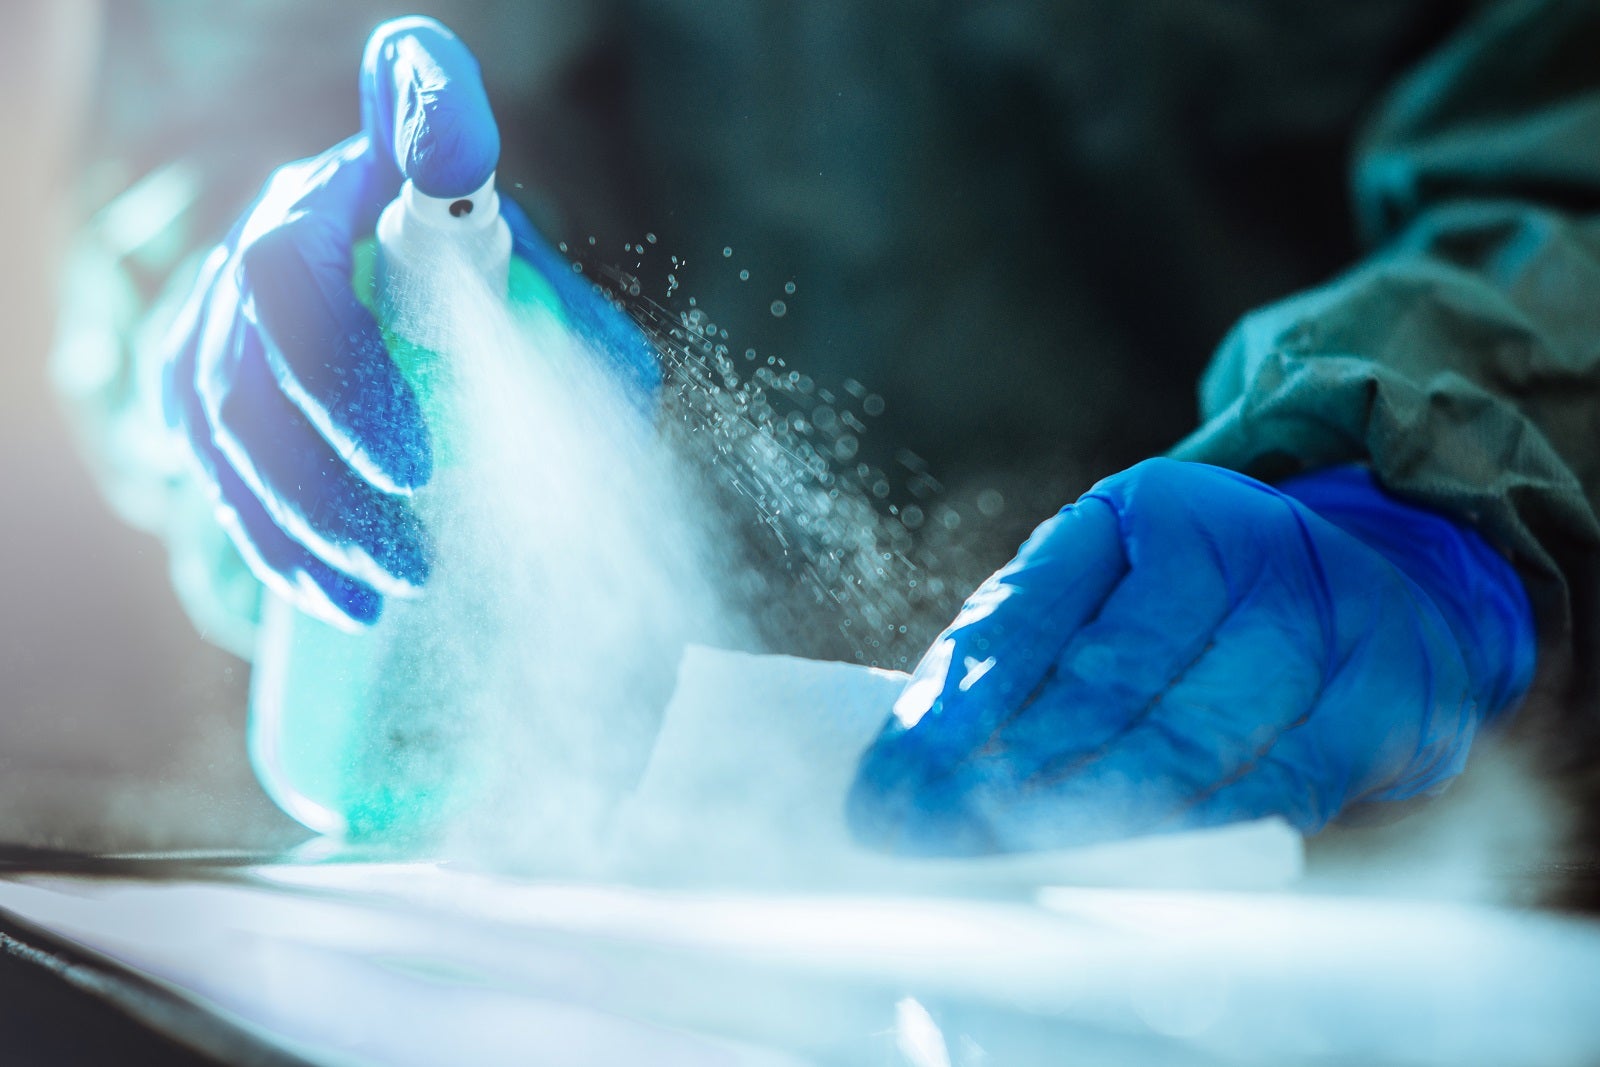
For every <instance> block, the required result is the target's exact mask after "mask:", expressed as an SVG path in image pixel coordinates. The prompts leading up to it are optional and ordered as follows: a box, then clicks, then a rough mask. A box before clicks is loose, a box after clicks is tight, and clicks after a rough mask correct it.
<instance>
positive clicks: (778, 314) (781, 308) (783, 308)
mask: <svg viewBox="0 0 1600 1067" xmlns="http://www.w3.org/2000/svg"><path fill="white" fill-rule="evenodd" d="M788 313H789V305H788V304H785V303H784V302H783V301H782V300H774V301H773V302H772V317H773V318H775V319H781V318H783V317H784V316H785V315H787V314H788Z"/></svg>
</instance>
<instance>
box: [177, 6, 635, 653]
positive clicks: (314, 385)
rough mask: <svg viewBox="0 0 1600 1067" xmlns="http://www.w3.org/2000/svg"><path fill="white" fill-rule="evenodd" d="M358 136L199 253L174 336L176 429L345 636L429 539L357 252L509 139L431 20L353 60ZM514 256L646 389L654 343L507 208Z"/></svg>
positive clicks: (237, 517)
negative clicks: (405, 187) (414, 500)
mask: <svg viewBox="0 0 1600 1067" xmlns="http://www.w3.org/2000/svg"><path fill="white" fill-rule="evenodd" d="M360 90H361V116H362V126H363V130H362V132H361V133H360V134H358V135H356V136H354V137H352V138H350V139H349V140H347V141H345V142H343V143H341V144H339V145H336V146H334V147H333V148H331V149H329V150H328V151H326V152H324V153H323V154H321V155H320V156H316V157H313V158H311V159H306V160H301V161H300V162H297V163H291V164H289V165H288V166H285V167H283V168H281V169H280V170H278V171H277V172H276V173H275V174H273V176H272V177H271V178H270V179H269V180H268V182H267V184H266V186H265V187H264V188H263V190H262V192H261V194H260V196H259V198H258V199H257V200H256V202H255V204H254V205H252V206H251V207H250V209H249V210H248V211H247V212H246V213H245V215H244V217H243V218H241V219H240V220H239V222H238V223H237V224H236V225H235V226H234V228H233V230H232V232H231V233H230V234H229V235H228V237H227V239H226V240H225V241H224V242H223V244H222V245H221V246H220V247H218V248H217V249H216V250H215V251H214V252H213V253H212V254H211V256H210V258H209V259H208V260H207V261H206V264H205V267H204V269H203V270H202V273H201V277H200V280H199V282H198V283H197V286H196V289H195V292H194V294H193V296H192V297H191V298H190V300H189V302H188V304H187V306H186V307H185V309H184V311H183V313H182V314H181V315H180V317H179V319H178V322H177V324H176V326H175V329H174V332H173V335H172V337H173V340H172V345H171V351H172V355H171V357H170V359H169V362H168V365H167V377H166V408H167V417H168V420H169V421H170V422H171V423H172V424H173V425H174V426H175V427H179V428H181V430H182V431H183V433H184V435H185V436H186V438H187V440H188V441H189V443H190V445H191V447H192V448H193V451H194V453H195V456H196V458H197V459H198V460H199V467H200V470H201V473H202V475H203V477H204V478H205V479H206V481H207V482H208V483H209V485H210V486H211V488H212V489H213V491H214V494H215V496H216V498H217V501H218V514H219V517H220V519H221V521H222V523H223V525H224V527H225V528H226V529H227V530H228V532H229V534H230V536H231V537H232V539H233V541H234V543H235V544H236V545H237V546H238V548H239V550H240V552H241V554H242V555H243V557H244V559H245V561H246V562H247V563H248V564H249V566H250V568H251V570H252V571H253V572H254V574H255V575H256V576H257V577H258V578H260V579H261V580H262V581H263V582H264V583H266V584H267V585H268V587H269V588H271V589H273V590H274V591H275V592H277V593H278V594H279V595H280V596H283V597H284V598H286V599H288V600H289V601H291V602H292V603H294V604H295V605H297V606H298V607H300V608H301V609H302V610H304V611H307V612H308V613H310V614H313V615H316V616H317V617H319V618H322V619H324V620H326V621H329V622H332V623H334V624H336V625H341V626H344V627H345V628H354V627H356V626H359V625H363V624H370V623H372V622H374V621H375V620H376V619H377V618H378V615H379V613H380V611H381V609H382V602H383V598H384V597H385V596H390V595H394V596H408V595H413V594H415V593H416V592H417V591H418V589H419V588H420V587H421V585H422V584H423V583H424V582H425V581H426V579H427V577H428V570H429V546H428V539H427V536H426V533H425V531H424V530H423V528H422V527H421V525H420V523H419V522H418V521H417V518H416V516H415V514H414V512H413V509H412V506H411V502H410V494H411V492H412V490H414V489H416V488H417V487H419V486H421V485H423V484H425V483H426V482H427V481H428V479H429V477H430V476H431V474H432V472H433V449H432V444H431V441H430V438H429V434H428V427H427V426H426V425H425V424H424V421H423V417H422V412H421V410H420V407H419V405H418V402H417V398H416V397H415V395H414V394H413V393H412V391H411V389H410V387H409V386H408V385H407V384H406V381H405V379H404V377H403V376H402V374H401V372H400V370H399V368H398V367H397V366H396V364H395V363H394V362H393V360H391V359H390V356H389V353H388V351H387V350H386V349H385V347H384V343H383V339H382V335H381V333H380V330H379V328H378V324H377V323H376V322H375V321H374V320H373V317H372V315H371V313H370V312H368V311H367V310H366V308H365V307H363V306H362V304H361V303H360V302H359V301H358V300H357V298H356V295H355V293H354V292H353V291H352V289H351V281H350V278H351V261H352V255H353V248H354V246H355V244H356V243H357V242H358V241H359V240H361V239H362V238H364V237H367V236H370V235H371V234H372V232H373V229H374V227H375V226H376V224H377V220H378V216H379V214H380V213H381V212H382V210H383V208H384V206H385V205H386V204H388V202H389V201H390V200H392V199H394V197H395V196H396V195H397V194H398V192H399V190H400V186H401V183H402V181H403V180H404V179H407V178H409V179H410V180H411V181H412V182H413V183H414V184H415V185H416V187H417V189H418V190H419V191H420V192H422V193H425V194H427V195H429V196H434V197H452V196H464V195H466V194H468V193H471V192H474V191H476V190H477V189H478V188H479V187H480V186H482V185H483V183H484V182H485V181H487V180H488V178H489V176H490V175H491V174H492V173H493V172H494V169H495V166H496V165H497V163H498V160H499V156H500V134H499V130H498V129H497V127H496V126H495V121H494V116H493V114H492V113H491V111H490V108H489V102H488V97H487V95H486V94H485V92H484V87H483V82H482V79H481V77H480V74H479V70H478V64H477V61H476V60H475V59H474V58H473V56H472V54H471V52H469V51H468V50H467V48H466V46H465V45H463V44H462V43H461V42H460V41H459V40H458V39H457V38H456V37H455V36H454V35H453V34H452V33H451V32H450V31H449V30H447V29H446V28H445V27H444V26H442V25H440V24H439V23H438V22H435V21H434V20H432V19H426V18H404V19H396V20H393V21H390V22H387V23H384V24H383V25H382V26H380V27H378V29H377V30H375V31H374V32H373V34H372V37H371V39H370V40H369V41H368V43H367V47H366V52H365V55H364V58H363V60H362V66H361V79H360ZM500 203H501V206H502V213H503V215H504V217H505V219H506V222H507V224H508V225H509V227H510V228H511V231H512V235H513V240H514V244H513V249H514V252H515V254H517V255H520V256H522V257H524V258H526V259H528V260H529V261H530V262H532V263H533V265H534V266H535V267H536V268H537V269H539V270H540V271H541V272H542V273H543V274H545V276H546V278H547V280H549V281H550V283H551V284H552V286H553V287H554V288H555V290H556V293H557V295H558V296H559V297H560V298H561V299H562V300H563V303H564V304H565V305H567V306H566V307H565V310H566V311H567V313H568V314H567V317H568V321H569V322H571V323H572V324H573V325H574V328H575V329H577V330H579V331H580V332H582V333H585V334H587V335H589V337H590V338H591V339H592V340H593V342H594V346H595V347H596V348H598V349H599V350H600V351H601V352H603V353H605V354H606V355H607V356H609V357H610V358H612V359H613V360H614V361H615V363H616V365H617V366H618V367H619V368H621V369H622V370H623V371H624V372H625V377H626V378H627V380H628V381H629V382H631V383H633V384H636V385H638V386H641V387H642V388H644V389H646V390H649V389H653V388H654V385H655V383H656V382H657V381H658V371H657V369H656V365H655V362H654V360H653V358H652V355H651V352H650V349H649V346H648V343H647V342H645V340H644V339H643V337H642V335H640V334H639V332H638V330H637V329H636V328H635V327H633V325H632V323H631V322H630V321H629V320H627V318H626V317H625V316H623V315H622V314H620V313H619V312H617V311H616V310H614V309H613V308H611V306H610V305H609V304H607V303H606V302H605V301H604V299H603V298H601V297H600V296H599V295H598V294H597V293H596V292H595V291H594V289H593V287H592V286H591V285H590V284H589V283H588V282H587V281H584V280H582V279H578V278H576V277H575V276H574V275H573V273H572V271H571V269H570V267H569V266H568V265H567V264H566V263H565V262H564V261H562V260H561V259H560V257H559V256H557V255H556V254H555V253H554V252H553V251H552V250H550V249H549V248H548V247H547V246H546V245H545V244H544V242H543V241H542V240H541V239H540V238H539V237H538V235H537V234H536V233H535V232H534V231H533V228H532V226H531V225H529V223H528V220H527V217H526V216H525V215H524V214H523V213H522V211H521V210H520V209H518V208H517V207H516V206H515V205H514V204H512V203H511V200H510V198H509V197H506V196H502V197H501V198H500Z"/></svg>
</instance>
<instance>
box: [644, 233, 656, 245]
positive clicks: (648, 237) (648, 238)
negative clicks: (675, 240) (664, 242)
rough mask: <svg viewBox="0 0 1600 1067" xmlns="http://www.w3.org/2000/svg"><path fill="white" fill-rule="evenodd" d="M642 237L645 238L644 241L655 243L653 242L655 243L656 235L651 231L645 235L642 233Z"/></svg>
mask: <svg viewBox="0 0 1600 1067" xmlns="http://www.w3.org/2000/svg"><path fill="white" fill-rule="evenodd" d="M644 239H645V240H646V241H648V242H650V243H651V244H655V243H656V235H655V234H653V233H647V234H645V235H644Z"/></svg>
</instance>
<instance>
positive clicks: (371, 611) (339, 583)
mask: <svg viewBox="0 0 1600 1067" xmlns="http://www.w3.org/2000/svg"><path fill="white" fill-rule="evenodd" d="M320 584H321V585H322V591H323V592H324V593H326V594H327V595H328V599H329V600H331V601H333V604H334V606H335V607H336V608H338V609H339V610H340V611H341V612H343V613H344V615H345V616H346V617H347V618H348V619H350V621H351V622H354V623H356V624H357V625H358V626H363V627H366V626H372V625H373V624H374V623H376V622H377V621H378V618H379V616H381V615H382V614H383V597H382V596H380V595H379V594H378V592H377V591H376V590H374V589H372V588H371V587H370V586H367V585H366V584H364V583H362V582H357V581H354V580H353V579H350V578H346V577H345V576H344V575H335V576H334V579H333V580H332V581H327V582H323V583H320Z"/></svg>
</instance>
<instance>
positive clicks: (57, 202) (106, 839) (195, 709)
mask: <svg viewBox="0 0 1600 1067" xmlns="http://www.w3.org/2000/svg"><path fill="white" fill-rule="evenodd" d="M105 33H106V24H105V17H104V12H103V11H102V9H101V5H99V4H98V3H95V2H93V0H10V2H8V3H6V4H4V5H0V41H4V42H6V45H5V49H6V53H7V54H6V61H5V62H4V63H0V99H4V100H7V101H10V103H9V104H8V105H7V106H6V107H3V108H0V144H3V145H5V153H4V154H5V158H6V159H7V161H8V162H7V163H6V165H5V166H3V167H0V204H4V208H3V210H0V241H3V247H4V248H5V255H4V258H3V260H0V322H3V323H4V324H5V330H6V333H5V338H4V341H3V349H0V353H3V355H0V368H3V370H0V373H3V375H4V383H5V384H4V387H3V388H0V409H3V417H0V441H3V447H4V449H5V454H6V455H7V456H9V457H11V459H10V462H7V463H5V464H4V465H3V466H0V514H3V515H4V517H5V518H4V530H5V533H4V535H3V537H0V605H3V606H0V839H3V840H4V841H6V842H8V843H25V844H34V845H49V846H55V847H75V848H85V849H102V848H162V849H165V848H183V847H204V846H212V847H220V846H230V845H250V844H252V843H276V842H281V841H285V840H293V839H294V838H296V837H298V836H299V835H298V833H297V831H296V830H295V829H294V828H293V826H292V824H290V823H289V822H288V820H287V819H284V818H283V817H281V816H279V815H278V814H277V812H276V809H275V808H273V807H272V805H271V803H270V802H269V801H267V800H266V798H265V797H264V796H263V795H262V794H261V792H260V790H259V789H258V788H257V787H256V785H255V782H254V779H253V777H252V775H251V773H250V769H249V766H248V764H247V762H246V759H245V749H244V732H243V730H244V695H245V692H246V687H247V684H248V674H247V669H246V667H245V665H244V664H242V663H240V662H239V661H237V660H236V659H234V658H233V657H232V656H229V655H228V654H226V653H224V652H222V651H220V650H219V649H217V648H215V647H213V646H212V645H209V644H207V643H206V642H205V641H203V640H201V638H200V637H199V635H198V634H197V633H196V632H195V629H194V627H193V626H192V625H191V624H190V622H189V620H188V619H187V618H186V617H185V615H184V613H183V611H182V609H181V608H180V607H179V605H178V601H177V599H176V597H175V596H174V594H173V592H172V587H171V584H170V582H169V581H168V578H167V571H166V566H165V562H164V561H165V555H166V553H165V550H164V548H163V547H162V545H161V544H160V542H159V541H158V540H157V539H156V538H154V537H152V536H151V535H149V534H145V533H142V532H139V531H136V530H133V529H131V528H130V527H128V526H127V525H126V524H124V523H123V522H122V521H121V520H119V519H118V518H117V517H116V516H115V515H114V514H113V513H112V511H111V509H110V507H109V506H108V505H107V503H106V501H105V498H104V497H103V496H102V495H101V494H100V492H99V490H98V488H97V486H96V484H95V481H94V478H93V477H92V475H91V473H90V468H89V465H88V461H87V459H86V457H85V456H84V455H83V453H82V450H81V449H80V448H79V447H78V444H77V442H76V440H74V438H73V437H72V435H71V433H70V431H69V427H68V423H67V417H66V414H65V412H64V411H63V408H62V404H61V403H60V401H59V399H58V398H57V396H56V394H55V392H54V390H53V389H52V388H51V386H50V382H49V376H48V373H47V363H48V359H47V357H48V353H49V350H50V347H51V344H52V341H53V338H54V332H55V328H56V324H57V323H56V320H57V316H58V314H59V313H60V302H59V296H60V294H59V292H58V285H59V281H58V279H59V275H60V272H61V269H62V267H63V261H64V258H65V256H66V254H67V249H68V246H69V243H70V242H71V240H72V237H73V234H74V233H75V231H76V228H77V226H78V225H79V224H80V223H81V222H82V221H83V217H84V214H85V212H86V211H87V210H88V205H86V204H85V203H84V201H83V173H84V172H83V167H82V159H83V157H84V154H85V152H86V151H87V147H88V146H87V145H86V143H85V135H86V130H87V127H88V120H89V114H90V108H91V101H92V99H93V94H94V93H95V92H96V90H97V72H98V71H99V69H100V66H101V64H102V62H103V58H104V57H103V49H104V41H105Z"/></svg>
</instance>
